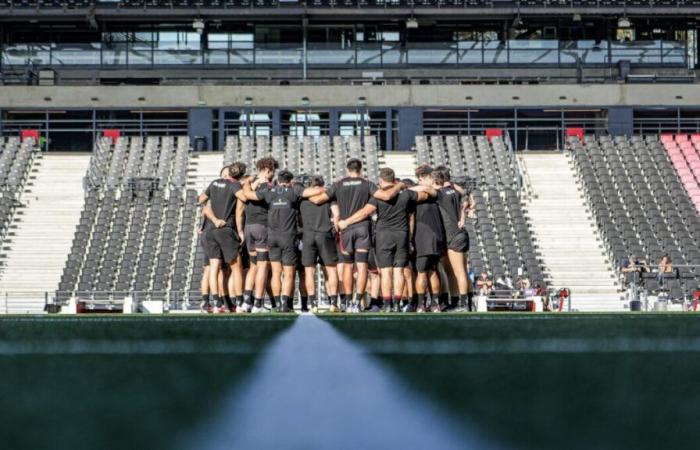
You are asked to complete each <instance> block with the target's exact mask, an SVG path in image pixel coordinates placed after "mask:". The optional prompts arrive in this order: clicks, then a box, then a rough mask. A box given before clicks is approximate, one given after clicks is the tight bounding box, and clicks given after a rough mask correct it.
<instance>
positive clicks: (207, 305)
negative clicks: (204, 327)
mask: <svg viewBox="0 0 700 450" xmlns="http://www.w3.org/2000/svg"><path fill="white" fill-rule="evenodd" d="M199 310H200V311H202V312H203V313H209V314H211V312H212V307H211V304H210V303H205V302H201V303H200V304H199Z"/></svg>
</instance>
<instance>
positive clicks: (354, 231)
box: [312, 158, 403, 312]
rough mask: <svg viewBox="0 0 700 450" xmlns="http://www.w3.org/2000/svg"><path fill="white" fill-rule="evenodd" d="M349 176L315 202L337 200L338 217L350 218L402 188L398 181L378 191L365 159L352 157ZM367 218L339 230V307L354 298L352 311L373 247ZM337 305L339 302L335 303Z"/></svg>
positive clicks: (361, 291)
mask: <svg viewBox="0 0 700 450" xmlns="http://www.w3.org/2000/svg"><path fill="white" fill-rule="evenodd" d="M346 167H347V176H346V177H345V178H343V179H341V180H339V181H337V182H335V183H333V184H332V185H331V186H330V187H328V189H327V190H326V192H325V193H324V194H322V195H320V196H318V198H313V199H312V201H313V202H316V203H318V204H320V203H323V202H325V201H335V202H336V203H337V204H338V208H339V210H340V216H339V219H347V218H349V217H350V216H352V215H353V214H355V213H356V212H357V211H359V210H360V209H362V208H364V206H365V205H366V204H367V202H368V201H369V199H370V198H372V197H375V198H377V199H380V200H385V201H388V200H390V199H391V198H392V197H394V196H396V195H397V194H398V193H399V191H400V190H401V189H402V188H403V185H402V184H401V183H397V184H396V185H394V186H393V187H392V188H390V189H386V190H378V189H377V186H376V185H375V184H374V183H372V182H371V181H369V180H367V179H366V178H363V177H362V162H361V161H360V160H359V159H354V158H353V159H350V160H348V162H347V165H346ZM368 220H369V219H367V218H365V219H364V220H362V221H360V222H357V223H355V224H353V225H351V226H349V227H348V228H347V229H346V230H344V231H343V232H342V233H340V250H341V260H342V262H343V263H344V264H343V292H342V293H341V295H340V303H341V304H340V309H341V310H344V309H345V308H346V307H347V302H348V301H351V305H350V306H351V310H352V311H357V312H359V306H358V305H359V300H360V298H361V297H362V296H363V295H364V293H365V288H366V287H367V270H368V269H367V260H368V256H369V250H370V235H369V223H368ZM353 263H354V264H355V266H356V267H357V280H356V282H355V280H354V277H353ZM353 282H355V284H356V286H355V287H356V289H355V293H356V294H357V298H356V299H354V300H353ZM336 306H337V305H336Z"/></svg>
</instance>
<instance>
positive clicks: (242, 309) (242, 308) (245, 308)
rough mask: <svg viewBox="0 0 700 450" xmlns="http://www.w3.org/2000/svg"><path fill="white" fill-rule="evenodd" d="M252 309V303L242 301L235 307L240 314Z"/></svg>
mask: <svg viewBox="0 0 700 450" xmlns="http://www.w3.org/2000/svg"><path fill="white" fill-rule="evenodd" d="M252 309H253V305H251V304H250V303H246V302H243V304H242V305H241V306H240V307H239V308H237V309H236V311H237V312H239V313H241V314H245V313H249V312H250V311H251V310H252Z"/></svg>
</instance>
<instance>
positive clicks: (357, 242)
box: [353, 225, 372, 312]
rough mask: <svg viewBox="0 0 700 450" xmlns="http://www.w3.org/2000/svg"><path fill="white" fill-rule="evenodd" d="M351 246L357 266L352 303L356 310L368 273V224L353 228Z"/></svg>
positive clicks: (369, 242)
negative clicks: (354, 297) (354, 296)
mask: <svg viewBox="0 0 700 450" xmlns="http://www.w3.org/2000/svg"><path fill="white" fill-rule="evenodd" d="M353 246H354V248H355V265H356V267H357V280H355V294H356V296H357V297H356V300H355V303H354V304H353V306H354V307H356V309H357V312H359V311H360V308H359V306H358V305H359V302H360V301H361V300H362V299H363V296H364V295H365V290H366V289H367V276H368V274H369V264H368V263H369V251H370V249H371V247H372V236H371V235H370V231H369V225H367V226H362V227H358V228H356V229H355V230H353Z"/></svg>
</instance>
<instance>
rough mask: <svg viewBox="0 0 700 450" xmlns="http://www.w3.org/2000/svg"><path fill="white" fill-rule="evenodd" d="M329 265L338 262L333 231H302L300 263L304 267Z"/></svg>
mask: <svg viewBox="0 0 700 450" xmlns="http://www.w3.org/2000/svg"><path fill="white" fill-rule="evenodd" d="M316 263H320V264H321V265H322V266H331V265H334V264H337V263H338V251H337V249H336V246H335V236H333V233H331V232H328V233H318V232H309V233H304V236H303V237H302V239H301V265H302V266H304V267H312V266H315V265H316Z"/></svg>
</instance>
